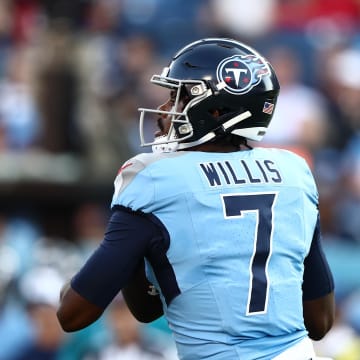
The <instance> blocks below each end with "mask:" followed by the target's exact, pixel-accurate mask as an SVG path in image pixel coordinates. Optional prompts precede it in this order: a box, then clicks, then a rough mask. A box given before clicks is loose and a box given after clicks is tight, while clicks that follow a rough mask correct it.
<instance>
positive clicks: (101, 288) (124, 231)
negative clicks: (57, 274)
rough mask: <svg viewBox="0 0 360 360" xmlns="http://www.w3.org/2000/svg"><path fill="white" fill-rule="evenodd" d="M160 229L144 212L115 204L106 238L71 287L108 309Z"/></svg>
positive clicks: (92, 301)
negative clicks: (137, 211)
mask: <svg viewBox="0 0 360 360" xmlns="http://www.w3.org/2000/svg"><path fill="white" fill-rule="evenodd" d="M159 234H160V232H159V228H158V227H157V226H156V225H155V224H154V223H153V222H152V221H150V220H149V219H148V218H147V217H146V216H145V215H142V214H140V213H135V212H133V211H130V210H127V209H124V208H120V207H116V208H115V210H114V212H113V214H112V216H111V218H110V220H109V223H108V226H107V229H106V232H105V236H104V240H103V241H102V243H101V244H100V245H99V247H98V248H97V249H96V250H95V252H94V253H93V254H92V256H91V257H90V258H89V259H88V261H87V262H86V263H85V264H84V266H83V267H82V268H81V269H80V271H79V272H78V273H77V274H76V275H75V276H74V277H73V279H72V281H71V286H72V288H73V289H74V290H75V291H76V292H78V293H79V294H80V295H81V296H83V297H84V298H85V299H87V300H88V301H89V302H91V303H93V304H95V305H97V306H99V307H101V308H103V309H105V308H106V307H107V306H108V305H109V303H110V302H111V301H112V299H113V298H114V297H115V296H116V295H117V293H118V292H119V291H120V290H121V289H122V288H123V287H124V286H125V285H126V284H127V282H128V281H129V280H130V279H131V276H132V274H133V272H134V270H135V269H136V267H137V265H138V264H139V261H140V260H142V259H143V258H144V256H145V255H146V251H147V250H148V247H149V244H150V243H151V241H152V239H154V238H158V237H159V236H161V234H160V235H159Z"/></svg>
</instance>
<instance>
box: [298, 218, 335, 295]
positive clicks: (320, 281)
mask: <svg viewBox="0 0 360 360" xmlns="http://www.w3.org/2000/svg"><path fill="white" fill-rule="evenodd" d="M332 291H334V278H333V275H332V273H331V271H330V267H329V264H328V262H327V260H326V257H325V254H324V251H323V248H322V245H321V231H320V218H319V217H318V219H317V223H316V227H315V230H314V236H313V240H312V243H311V248H310V251H309V254H308V256H307V257H306V259H305V261H304V282H303V300H314V299H317V298H319V297H323V296H325V295H327V294H329V293H331V292H332Z"/></svg>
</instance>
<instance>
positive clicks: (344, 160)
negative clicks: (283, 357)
mask: <svg viewBox="0 0 360 360" xmlns="http://www.w3.org/2000/svg"><path fill="white" fill-rule="evenodd" d="M216 36H227V37H232V38H236V39H239V40H241V41H244V42H247V43H249V44H250V45H253V46H254V47H256V48H257V49H259V50H260V51H261V52H262V53H264V54H266V56H267V57H268V59H269V60H270V62H271V63H272V64H273V66H274V68H275V70H276V72H277V74H278V76H279V79H280V83H281V92H280V96H279V102H278V107H277V111H276V113H275V116H274V118H273V120H272V123H271V125H270V128H269V131H268V133H267V135H266V137H265V139H264V142H263V143H262V144H261V146H276V147H282V148H289V149H292V150H294V151H296V152H298V153H300V154H301V155H303V156H304V157H305V158H306V159H307V161H308V162H309V164H310V165H311V167H312V169H313V171H314V174H315V177H316V181H317V183H318V187H319V192H320V193H319V195H320V206H321V208H320V211H321V221H322V229H323V238H324V248H325V251H326V253H327V254H328V257H329V262H330V265H331V267H332V269H333V272H334V276H335V284H336V297H337V303H338V308H337V322H336V324H335V326H334V328H333V329H332V330H331V331H330V333H329V334H328V335H327V336H326V337H325V338H324V339H323V340H321V341H319V342H316V344H315V347H316V349H317V351H318V353H319V355H322V356H331V357H333V358H334V359H335V360H358V359H360V277H359V276H358V274H359V273H360V261H359V259H360V215H359V214H360V108H359V106H360V2H359V1H358V0H342V1H337V0H291V1H290V0H252V1H249V2H246V4H245V2H242V1H236V0H221V1H216V0H208V1H206V0H197V1H181V0H172V1H166V0H79V1H67V0H57V1H52V0H3V1H1V2H0V203H1V204H0V360H20V359H27V360H42V359H44V360H48V359H49V360H50V359H58V360H72V359H73V360H92V359H94V360H107V359H132V360H135V359H139V360H141V359H154V360H156V359H166V360H172V359H176V354H175V350H174V347H173V343H172V339H171V336H170V335H169V332H168V329H167V325H166V323H165V322H164V321H162V320H161V321H157V322H155V323H151V324H149V325H146V326H145V325H140V324H139V323H136V322H134V319H133V318H132V317H131V316H128V314H127V313H126V308H125V309H124V307H123V301H122V299H121V297H119V298H116V299H115V301H114V303H113V306H112V307H111V308H110V309H109V311H108V315H109V316H106V317H104V319H103V320H99V321H98V322H97V323H96V324H94V325H92V326H91V327H89V328H88V329H86V330H83V331H80V332H79V333H77V334H65V333H63V332H62V331H61V330H60V328H59V325H58V323H57V321H56V319H55V308H56V304H57V301H58V293H59V288H60V286H61V284H62V283H63V282H64V281H65V280H66V279H67V278H68V276H70V274H73V273H74V272H75V270H76V269H77V268H78V267H79V266H80V265H81V264H82V262H83V260H84V259H85V258H86V257H87V255H88V254H89V253H90V251H91V250H92V249H93V248H94V247H95V245H96V244H97V243H98V242H99V241H101V240H102V236H103V231H104V226H105V224H106V219H107V216H108V212H109V205H110V200H111V193H112V190H113V189H112V181H113V179H114V178H115V175H116V173H117V170H118V168H119V167H120V166H121V164H122V163H123V162H124V161H125V160H126V159H128V158H129V157H130V156H132V155H134V154H136V153H138V152H143V151H149V150H147V149H142V148H140V146H139V139H138V111H137V108H138V107H140V106H141V107H147V106H150V105H151V106H153V105H154V104H161V103H162V102H163V99H164V94H163V93H160V92H154V91H153V88H152V86H151V84H150V82H149V79H150V77H151V75H152V74H155V73H159V71H161V68H162V67H163V65H164V61H165V60H164V59H167V58H168V57H169V55H171V54H172V53H173V52H174V51H175V50H176V49H178V48H180V47H181V46H183V45H184V44H186V43H187V42H189V41H191V40H196V39H199V38H203V37H216ZM148 130H149V131H150V132H151V131H153V130H152V129H150V128H149V129H148ZM254 145H255V146H256V144H254ZM115 318H116V319H119V320H118V321H114V319H115Z"/></svg>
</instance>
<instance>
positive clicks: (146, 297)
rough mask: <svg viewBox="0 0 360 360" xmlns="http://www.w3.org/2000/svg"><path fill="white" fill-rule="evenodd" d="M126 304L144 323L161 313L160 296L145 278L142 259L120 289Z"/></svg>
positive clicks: (154, 318)
mask: <svg viewBox="0 0 360 360" xmlns="http://www.w3.org/2000/svg"><path fill="white" fill-rule="evenodd" d="M122 294H123V296H124V299H125V301H126V304H127V306H128V308H129V310H130V311H131V313H132V314H133V315H134V317H135V318H136V319H137V320H138V321H140V322H144V323H148V322H151V321H154V320H156V319H158V318H159V317H160V316H162V315H163V307H162V303H161V300H160V296H159V294H158V293H157V291H156V290H155V288H154V287H153V285H152V284H151V283H150V282H149V281H148V280H147V278H146V275H145V267H144V261H141V262H140V264H139V266H138V267H137V269H136V271H135V272H134V275H133V277H132V278H131V280H130V281H129V283H128V284H127V285H126V286H125V287H124V288H123V289H122Z"/></svg>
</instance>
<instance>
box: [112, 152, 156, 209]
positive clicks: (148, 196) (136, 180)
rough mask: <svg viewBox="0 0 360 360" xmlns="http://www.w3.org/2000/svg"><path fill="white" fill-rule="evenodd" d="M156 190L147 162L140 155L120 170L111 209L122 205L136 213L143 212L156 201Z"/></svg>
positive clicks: (116, 179)
mask: <svg viewBox="0 0 360 360" xmlns="http://www.w3.org/2000/svg"><path fill="white" fill-rule="evenodd" d="M154 188H155V184H154V181H153V178H152V176H151V172H150V170H149V167H148V166H147V164H146V160H145V159H143V158H142V157H141V156H140V155H138V156H136V157H134V158H132V159H130V160H128V161H127V162H125V164H124V165H123V166H122V167H121V168H120V169H119V171H118V174H117V176H116V178H115V181H114V194H113V198H112V202H111V208H113V207H114V206H117V205H121V206H125V207H128V208H130V209H132V210H134V211H137V210H143V209H144V208H146V206H147V205H148V204H151V203H152V202H153V201H154V195H155V194H154V191H155V190H154Z"/></svg>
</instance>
